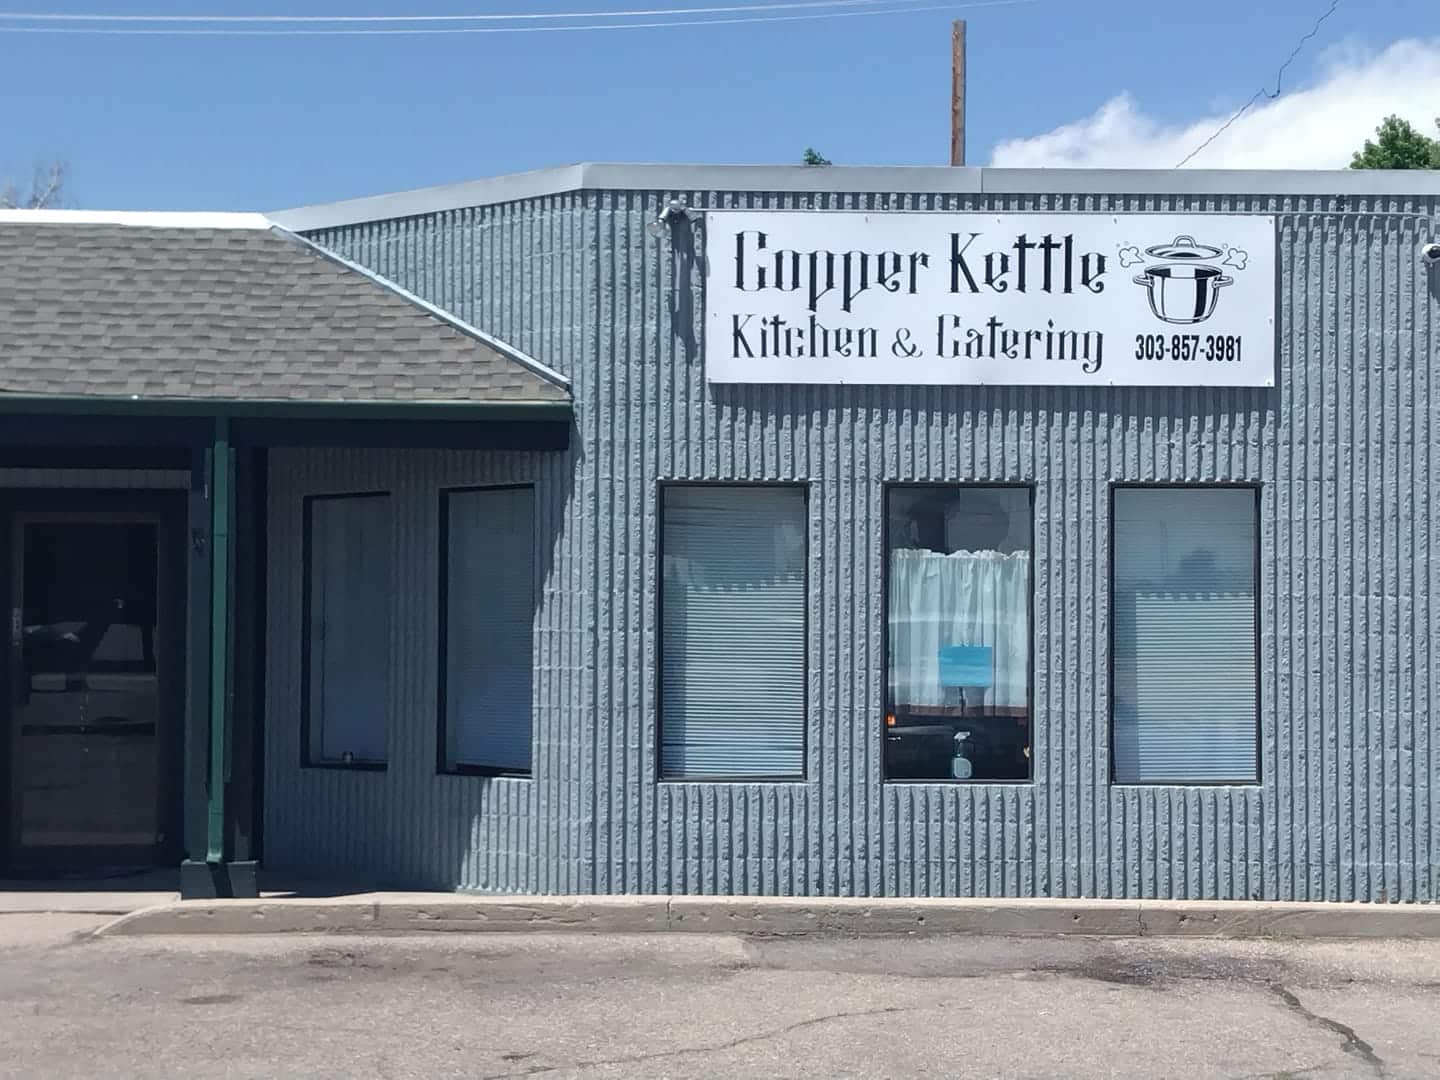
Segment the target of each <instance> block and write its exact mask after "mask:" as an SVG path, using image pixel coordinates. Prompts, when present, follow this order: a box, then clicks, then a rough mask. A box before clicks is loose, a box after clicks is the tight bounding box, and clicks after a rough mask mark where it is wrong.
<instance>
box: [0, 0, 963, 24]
mask: <svg viewBox="0 0 1440 1080" xmlns="http://www.w3.org/2000/svg"><path fill="white" fill-rule="evenodd" d="M904 2H907V0H798V2H797V0H792V2H786V3H761V4H734V5H730V6H727V7H679V8H640V9H636V10H632V11H551V12H533V11H528V12H523V13H513V14H500V13H486V14H481V15H102V14H99V13H95V12H89V13H81V14H77V13H62V14H52V13H49V12H43V13H42V12H32V11H0V19H8V20H12V21H15V22H38V23H92V22H94V23H336V24H342V23H437V22H438V23H472V22H520V21H524V20H534V19H540V20H544V19H551V20H553V19H624V18H643V17H646V16H658V15H716V14H731V13H735V12H747V11H780V10H784V9H790V8H845V7H870V6H876V5H880V4H886V3H904ZM909 2H915V0H909ZM966 6H969V5H966Z"/></svg>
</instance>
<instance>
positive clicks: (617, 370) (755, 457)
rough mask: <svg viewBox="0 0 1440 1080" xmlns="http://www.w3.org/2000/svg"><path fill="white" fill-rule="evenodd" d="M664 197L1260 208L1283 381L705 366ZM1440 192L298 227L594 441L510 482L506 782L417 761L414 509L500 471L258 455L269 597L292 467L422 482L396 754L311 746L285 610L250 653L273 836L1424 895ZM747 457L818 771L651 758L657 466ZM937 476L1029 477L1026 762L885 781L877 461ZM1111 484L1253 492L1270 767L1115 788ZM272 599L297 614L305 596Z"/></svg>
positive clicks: (749, 870)
mask: <svg viewBox="0 0 1440 1080" xmlns="http://www.w3.org/2000/svg"><path fill="white" fill-rule="evenodd" d="M670 198H683V199H685V200H687V201H688V202H689V203H690V205H692V206H699V207H721V206H748V207H766V208H772V207H773V208H814V209H817V210H824V209H895V210H909V209H914V210H989V211H1001V210H1013V211H1037V210H1038V211H1046V210H1056V211H1059V210H1064V211H1072V212H1077V211H1079V212H1083V211H1104V212H1142V213H1143V212H1257V213H1258V212H1263V213H1272V214H1277V215H1279V222H1280V224H1279V229H1280V255H1281V258H1280V265H1281V267H1282V269H1281V271H1280V274H1281V280H1280V282H1279V304H1280V310H1279V320H1278V321H1279V323H1280V335H1281V372H1280V376H1281V377H1280V384H1279V387H1278V388H1277V389H1276V390H1273V391H1271V390H1204V389H1175V390H1164V389H1162V390H1154V389H1149V390H1145V389H1106V390H1099V389H1095V390H1092V389H1082V388H956V387H935V388H884V387H785V386H782V387H744V386H739V387H719V386H717V387H713V388H710V387H707V386H706V385H705V383H704V380H703V374H702V369H701V358H700V355H699V351H698V345H697V344H696V341H697V339H698V336H699V334H700V325H701V324H700V319H701V305H702V296H701V289H700V277H701V274H700V268H699V264H698V262H696V261H695V260H694V259H689V258H686V257H684V253H683V252H682V253H681V255H680V256H679V257H672V249H671V247H670V245H669V244H665V245H661V244H659V243H657V242H656V241H654V240H651V239H649V238H648V237H647V236H646V234H645V232H644V224H645V223H646V221H648V220H651V219H653V218H654V217H655V215H656V213H657V210H658V209H659V208H660V207H661V206H663V205H664V204H665V202H666V200H668V199H670ZM1436 209H1437V208H1436V206H1435V205H1434V203H1433V200H1406V199H1399V198H1385V199H1374V200H1365V199H1355V198H1347V199H1345V200H1340V199H1328V198H1303V197H1283V198H1282V197H1273V198H1272V197H1266V198H1230V197H1220V196H1206V197H1199V196H1196V197H1186V198H1179V197H1173V198H1172V197H1154V196H1145V197H1138V196H1137V197H1123V196H1114V197H1108V196H1107V197H1101V196H1067V197H1037V196H908V195H906V196H900V195H895V196H891V195H885V194H882V193H875V194H867V195H819V194H817V195H813V196H806V195H798V196H797V195H790V194H766V193H723V192H703V191H689V192H598V193H597V192H589V193H583V194H574V195H567V196H555V197H547V198H544V199H537V200H533V201H529V202H522V203H514V204H507V205H502V206H495V207H488V208H479V209H473V210H464V211H453V212H445V213H437V214H433V215H428V216H425V217H419V218H410V219H404V220H397V221H390V222H380V223H374V224H368V225H362V226H354V227H349V228H343V229H334V230H328V231H325V232H321V233H318V234H316V236H315V237H314V238H315V239H316V240H318V241H319V242H321V243H324V244H326V245H328V246H330V247H332V248H334V249H336V250H337V251H339V252H341V253H342V254H344V255H346V256H347V257H349V258H352V259H354V260H356V261H358V262H360V263H363V264H365V265H367V266H369V267H372V268H373V269H375V270H376V271H378V272H379V273H381V274H383V275H386V276H388V277H390V278H392V279H394V280H396V281H398V282H400V283H401V284H403V285H405V286H406V287H407V288H409V289H412V290H414V291H415V292H417V293H419V294H420V295H421V296H423V297H425V298H426V299H428V300H430V301H432V302H434V303H436V304H439V305H440V306H442V307H445V308H448V309H450V310H451V311H453V312H455V313H456V314H458V315H459V316H461V317H462V318H464V319H466V320H469V321H471V322H473V323H475V324H476V325H479V326H481V327H483V328H484V329H486V330H487V331H489V332H491V333H493V334H496V335H498V336H499V337H501V338H503V339H505V340H507V341H509V342H511V343H513V344H514V345H515V346H517V347H519V348H521V349H524V350H526V351H527V352H529V353H531V354H532V355H534V356H536V357H538V358H539V359H541V360H542V361H544V362H545V363H548V364H551V365H553V366H555V367H557V368H559V369H561V370H563V371H564V372H566V373H567V374H568V375H569V376H570V377H571V378H572V379H573V381H574V389H575V395H576V401H577V411H578V438H577V445H576V447H575V450H574V452H573V455H572V456H569V457H566V458H558V459H556V460H554V461H551V462H550V463H549V464H544V465H542V464H539V463H538V462H527V461H525V460H524V459H520V460H516V461H514V462H511V463H510V464H508V465H506V466H505V467H504V468H503V469H501V470H500V471H501V472H503V473H504V474H505V475H507V476H510V475H513V473H514V471H516V470H525V469H540V470H544V475H543V478H542V485H545V487H542V496H541V498H542V502H543V504H544V505H546V506H547V507H548V508H549V513H550V514H551V515H552V517H551V525H552V528H553V530H554V551H555V562H554V566H553V567H552V570H551V577H550V578H549V586H548V587H547V589H546V593H545V601H544V611H543V612H542V616H541V618H542V623H543V626H544V627H545V628H546V632H545V633H544V634H543V635H542V637H541V639H540V640H541V644H540V646H539V647H538V649H539V656H538V660H537V662H538V663H539V665H540V671H541V676H540V678H539V680H538V681H537V694H538V701H537V714H536V716H537V724H538V726H539V731H538V736H537V751H538V754H537V761H536V777H535V779H534V780H533V781H531V782H529V784H525V783H524V782H519V783H517V782H515V781H494V780H492V781H485V780H475V781H471V780H466V781H463V782H460V783H457V778H453V777H435V776H433V770H434V754H433V740H434V721H433V715H434V710H433V701H432V700H427V698H426V695H427V694H432V695H433V678H434V676H433V670H432V669H433V667H434V664H433V656H431V655H430V653H429V651H428V650H429V648H430V647H431V642H433V640H434V632H433V620H430V619H429V618H428V616H427V614H426V611H427V605H428V604H429V603H430V602H431V601H430V600H429V599H428V598H427V594H426V593H425V590H426V589H431V588H433V584H432V583H433V581H434V573H433V566H434V559H435V550H436V545H435V543H434V540H435V538H434V536H433V532H434V524H433V522H434V513H433V508H432V507H431V505H430V502H429V501H427V500H430V498H431V496H430V492H431V489H432V488H433V487H434V485H435V484H437V483H438V477H439V475H440V473H441V472H442V471H444V470H447V469H448V470H450V471H451V473H452V474H453V475H456V476H457V477H460V476H461V475H462V474H463V482H466V483H471V482H475V481H476V480H477V478H479V477H480V476H482V475H484V476H488V475H493V474H494V472H495V470H496V469H497V468H499V467H498V466H496V465H494V464H492V463H491V462H488V461H486V460H484V459H482V458H480V457H476V458H473V459H469V460H468V461H465V460H463V459H460V458H455V459H444V460H443V461H442V460H441V459H437V458H435V457H433V456H430V455H415V456H413V457H410V458H408V459H407V458H404V457H403V456H399V455H396V456H391V455H380V454H376V455H354V456H349V457H347V456H344V455H323V454H300V453H296V454H293V455H289V454H287V455H280V454H277V455H276V456H275V458H274V459H273V468H274V482H273V486H272V495H271V497H272V505H273V510H274V513H275V515H276V524H275V527H274V529H273V536H274V542H275V552H274V556H273V558H272V560H271V573H272V575H273V577H272V582H271V587H272V591H271V597H272V598H279V597H285V596H290V597H298V595H299V592H298V589H299V584H298V578H297V577H296V574H297V573H298V558H299V556H298V542H297V539H296V536H297V534H296V528H297V522H298V514H299V499H300V497H301V495H302V494H303V493H304V492H306V491H308V490H312V489H315V485H317V484H318V485H322V486H323V485H329V486H330V487H332V488H336V489H338V488H340V487H348V486H352V485H353V484H354V483H355V482H357V481H358V480H361V479H365V478H367V477H369V478H375V479H373V480H372V481H371V482H378V478H379V477H380V476H382V475H383V476H384V477H385V479H386V482H387V483H390V484H395V485H397V487H398V488H399V489H400V490H403V491H406V492H411V493H412V495H411V496H406V497H414V498H415V499H417V500H418V501H416V502H414V503H413V506H414V510H415V513H414V514H413V515H404V514H400V515H397V516H398V517H399V518H400V520H401V522H402V524H401V525H400V526H399V528H400V529H401V530H402V535H400V536H399V537H398V538H397V542H398V543H399V545H400V551H401V564H400V565H402V566H406V567H407V569H406V570H405V573H406V574H409V575H412V578H411V579H410V580H409V581H408V582H407V584H408V586H409V588H408V589H406V588H402V589H401V590H399V595H397V599H396V604H397V618H396V627H397V637H398V641H397V648H396V654H395V661H396V664H397V676H398V677H397V678H396V680H395V683H394V685H395V690H394V694H395V700H394V702H393V704H394V707H395V709H396V710H397V711H396V714H395V722H396V731H395V734H393V735H392V741H391V745H392V762H391V767H390V771H389V772H388V773H386V774H382V775H351V774H318V773H308V772H301V771H300V770H299V769H298V767H297V762H298V755H299V750H298V739H299V735H298V731H296V730H295V727H296V723H297V721H296V718H295V713H296V703H297V702H298V690H297V689H296V688H295V687H294V685H293V683H294V677H295V676H294V670H293V667H294V665H295V664H296V663H297V662H298V648H292V647H291V646H292V645H293V642H294V633H295V631H294V627H293V626H288V624H287V625H286V626H277V627H276V628H275V629H277V630H285V631H286V632H285V633H280V634H277V636H276V638H275V645H274V646H273V647H272V656H271V663H272V668H271V671H272V678H273V683H272V689H271V700H270V712H269V717H270V722H271V726H272V734H271V745H270V747H269V754H268V758H267V760H268V762H269V764H268V773H267V777H268V790H267V830H268V831H267V847H268V851H269V852H270V856H271V858H272V860H282V861H295V862H307V863H317V862H318V863H329V864H331V865H339V864H349V865H355V866H359V867H364V868H366V869H371V870H374V871H375V872H385V873H387V874H390V875H391V876H397V877H403V878H407V879H411V880H414V881H417V882H428V883H437V884H450V885H460V886H465V887H478V888H486V889H537V890H542V891H568V890H576V891H591V890H593V891H596V892H626V891H628V892H657V891H658V892H666V891H674V892H680V893H723V892H735V893H795V894H801V893H808V894H884V895H914V894H932V895H967V894H976V895H987V896H1023V895H1049V896H1102V897H1105V896H1128V897H1136V896H1146V897H1262V898H1276V899H1331V900H1341V899H1368V900H1434V899H1436V897H1437V893H1440V776H1437V771H1440V752H1437V748H1436V746H1435V745H1434V733H1435V725H1434V722H1433V721H1432V719H1431V709H1432V706H1434V705H1435V704H1436V703H1437V701H1440V665H1437V656H1436V645H1435V639H1434V631H1433V630H1432V627H1433V626H1434V624H1435V620H1436V615H1437V608H1436V602H1435V601H1434V600H1432V597H1434V596H1437V595H1440V588H1437V586H1440V580H1437V578H1440V561H1437V559H1436V550H1435V548H1436V543H1437V537H1436V532H1435V521H1434V517H1433V515H1432V509H1431V505H1432V500H1433V496H1434V495H1436V494H1437V480H1440V476H1437V473H1436V466H1437V461H1436V458H1437V451H1436V449H1435V444H1436V440H1437V437H1440V431H1437V430H1435V426H1436V425H1437V424H1440V416H1437V401H1440V399H1437V397H1436V396H1434V395H1433V394H1432V387H1431V381H1432V379H1433V378H1434V377H1435V375H1434V373H1435V372H1436V370H1437V356H1436V350H1437V345H1440V333H1437V330H1440V326H1437V309H1440V301H1437V300H1436V299H1435V298H1434V297H1433V296H1432V295H1431V290H1432V289H1433V290H1436V291H1440V286H1437V285H1436V284H1435V283H1434V282H1432V281H1427V278H1426V275H1425V273H1424V271H1423V270H1422V269H1421V268H1420V267H1419V265H1418V262H1417V259H1416V251H1417V247H1418V245H1419V243H1420V241H1421V239H1422V237H1424V238H1427V239H1428V238H1429V236H1430V234H1431V233H1432V232H1433V230H1434V226H1433V223H1432V219H1433V218H1434V217H1435V214H1436ZM572 466H573V469H572V468H571V467H572ZM562 474H563V475H562ZM737 477H743V478H748V479H776V480H806V481H809V482H810V484H811V496H810V523H809V529H810V570H811V600H812V605H813V612H812V618H811V623H810V629H809V634H810V641H809V657H810V667H809V672H808V677H809V699H810V702H811V706H810V708H811V715H810V717H809V724H810V730H809V733H808V736H809V737H808V749H807V756H808V760H807V779H806V781H805V782H803V783H796V784H724V785H720V784H704V783H664V784H661V783H657V781H656V773H657V762H656V755H655V744H656V740H655V723H656V717H655V693H656V680H657V667H656V660H657V656H656V643H657V634H656V623H655V612H656V606H655V590H656V588H657V582H658V568H657V565H656V560H655V551H656V541H657V536H656V528H657V514H656V511H657V503H656V483H657V481H658V480H661V479H671V478H679V479H726V478H737ZM951 479H977V480H1009V479H1014V480H1027V481H1033V482H1034V483H1035V484H1036V487H1037V492H1036V520H1035V559H1036V596H1035V628H1034V632H1035V688H1034V689H1035V708H1036V716H1035V745H1034V753H1035V778H1034V782H1033V783H1032V784H1028V785H1002V784H976V785H939V784H936V785H884V784H882V783H881V779H880V717H881V706H882V686H883V675H884V672H883V654H882V648H881V640H882V639H881V617H882V604H881V596H880V580H881V560H882V553H881V550H880V521H881V495H882V484H883V483H885V482H887V481H896V480H951ZM1115 480H1249V481H1259V482H1260V483H1261V484H1262V485H1263V489H1262V496H1261V545H1262V554H1263V559H1262V571H1261V582H1260V585H1261V591H1262V600H1261V623H1262V633H1261V689H1262V703H1261V724H1262V745H1261V762H1262V764H1261V768H1262V771H1263V782H1262V783H1261V784H1260V785H1258V786H1254V787H1227V788H1171V787H1161V788H1136V787H1130V788H1121V787H1112V786H1111V785H1110V784H1109V780H1108V741H1109V737H1108V694H1109V690H1108V686H1107V678H1108V673H1107V649H1108V638H1109V618H1110V616H1109V607H1108V587H1107V580H1106V568H1107V565H1108V558H1109V552H1108V543H1109V539H1108V526H1107V520H1108V498H1109V488H1108V485H1109V483H1110V482H1111V481H1115ZM566 485H568V490H564V491H560V490H556V488H560V487H564V486H566ZM546 487H549V488H550V490H549V493H548V494H545V493H544V491H545V488H546ZM397 509H399V508H398V507H397ZM411 590H418V592H412V591H411ZM272 602H273V599H272ZM276 607H277V616H276V617H277V619H278V620H279V621H280V622H281V623H284V621H285V620H286V619H295V618H298V614H287V613H286V611H285V610H283V605H276ZM296 609H297V612H298V604H297V605H296ZM401 634H403V636H400V635H401ZM547 649H549V650H551V651H548V652H547V651H546V650H547ZM287 665H289V666H288V667H287Z"/></svg>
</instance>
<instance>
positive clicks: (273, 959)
mask: <svg viewBox="0 0 1440 1080" xmlns="http://www.w3.org/2000/svg"><path fill="white" fill-rule="evenodd" d="M101 921H102V918H101V917H98V916H85V915H43V916H41V915H0V1046H3V1049H4V1053H3V1056H0V1075H4V1076H26V1077H30V1076H34V1077H66V1076H117V1077H118V1076H179V1075H186V1076H204V1077H209V1076H216V1077H219V1076H225V1077H230V1076H234V1077H241V1076H257V1077H258V1076H300V1075H306V1076H376V1077H422V1076H424V1077H430V1076H473V1077H525V1076H544V1077H632V1076H647V1077H648V1076H671V1077H679V1076H744V1077H751V1076H755V1077H760V1076H880V1075H883V1076H933V1075H950V1076H1029V1077H1046V1076H1055V1077H1060V1076H1064V1077H1091V1076H1097V1077H1098V1076H1106V1077H1115V1076H1155V1075H1169V1076H1227V1077H1276V1078H1283V1077H1307V1078H1316V1077H1320V1078H1323V1077H1339V1076H1357V1077H1381V1076H1383V1077H1431V1076H1436V1075H1440V943H1437V942H1404V941H1378V942H1377V941H1367V942H1355V943H1346V942H1333V941H1300V942H1293V941H1292V942H1283V943H1282V942H1247V941H1216V940H1159V939H1118V940H1110V939H1105V940H1102V939H1090V938H1066V939H1034V938H1027V939H1017V938H984V937H931V938H908V939H893V938H890V939H875V938H866V939H846V938H836V937H808V938H794V939H789V938H786V939H743V938H738V937H733V936H725V935H681V934H671V935H656V936H646V935H610V936H602V935H575V934H559V933H548V934H537V935H526V934H503V935H470V934H465V935H447V934H434V935H428V936H408V937H366V938H360V937H329V936H325V937H322V936H315V935H296V936H244V937H231V938H222V937H186V938H135V939H125V938H109V939H99V940H97V939H90V938H88V937H87V936H86V931H87V930H88V929H90V928H91V927H93V926H95V925H98V924H99V923H100V922H101Z"/></svg>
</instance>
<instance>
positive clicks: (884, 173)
mask: <svg viewBox="0 0 1440 1080" xmlns="http://www.w3.org/2000/svg"><path fill="white" fill-rule="evenodd" d="M605 190H637V191H654V190H665V191H678V192H685V191H783V192H794V193H801V194H803V193H807V192H826V193H832V192H833V193H841V192H853V193H857V194H871V193H880V194H897V195H898V194H930V193H941V194H952V193H953V194H1001V195H1005V194H1014V195H1023V194H1037V195H1147V194H1149V195H1238V196H1246V195H1251V196H1266V195H1311V196H1327V195H1329V196H1340V195H1362V196H1410V197H1421V198H1426V197H1430V198H1434V197H1440V172H1435V171H1430V170H1405V171H1383V170H1354V169H1333V170H1318V169H1316V170H1243V169H999V168H988V167H987V168H953V167H951V166H948V165H875V166H871V165H653V164H640V165H625V164H612V163H606V162H590V163H585V164H581V165H566V166H561V167H559V168H553V169H540V170H536V171H533V172H522V173H511V174H509V175H506V176H496V177H491V178H489V179H482V180H470V181H466V182H464V183H458V184H445V185H442V186H439V187H428V188H418V189H415V190H412V191H400V192H394V193H392V194H387V195H373V196H369V197H366V198H361V199H348V200H345V201H342V202H334V203H324V204H319V205H315V206H302V207H297V208H294V209H290V210H276V211H273V212H271V214H270V217H271V219H272V220H273V221H275V222H276V223H277V224H279V225H281V226H283V227H284V228H286V229H290V230H291V231H295V232H304V231H312V230H316V229H326V228H335V227H339V226H344V225H357V224H360V223H362V222H367V221H384V220H389V219H393V218H404V217H414V216H416V215H419V214H431V213H437V212H440V211H445V210H460V209H465V208H467V207H478V206H493V205H495V204H497V203H505V202H515V201H517V200H521V199H533V198H542V197H544V196H547V195H557V194H563V193H567V192H577V191H605Z"/></svg>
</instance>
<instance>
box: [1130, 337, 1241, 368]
mask: <svg viewBox="0 0 1440 1080" xmlns="http://www.w3.org/2000/svg"><path fill="white" fill-rule="evenodd" d="M1240 342H1241V339H1240V337H1239V335H1237V334H1136V335H1135V359H1137V360H1179V361H1182V362H1184V361H1187V360H1207V361H1210V362H1211V363H1228V362H1236V361H1239V359H1240Z"/></svg>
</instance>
